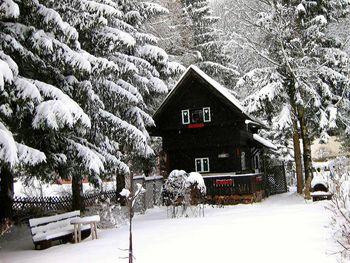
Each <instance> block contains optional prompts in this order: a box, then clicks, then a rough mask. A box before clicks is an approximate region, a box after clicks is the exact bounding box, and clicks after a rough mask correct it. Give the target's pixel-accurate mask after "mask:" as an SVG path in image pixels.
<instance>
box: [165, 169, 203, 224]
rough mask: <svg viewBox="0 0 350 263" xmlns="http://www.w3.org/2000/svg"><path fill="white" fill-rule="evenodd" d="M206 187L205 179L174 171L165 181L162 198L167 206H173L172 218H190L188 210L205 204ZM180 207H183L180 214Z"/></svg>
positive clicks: (193, 173)
mask: <svg viewBox="0 0 350 263" xmlns="http://www.w3.org/2000/svg"><path fill="white" fill-rule="evenodd" d="M205 194H206V187H205V184H204V180H203V177H202V176H201V175H200V174H199V173H197V172H192V173H189V174H188V173H186V172H185V171H183V170H173V171H172V172H171V173H170V174H169V177H168V179H167V180H166V181H165V183H164V185H163V189H162V196H163V200H164V203H165V205H167V206H172V212H171V217H176V216H177V215H178V214H180V215H181V216H188V213H187V208H188V207H189V206H191V205H194V206H198V204H200V203H203V200H204V197H205ZM178 207H181V208H180V209H181V211H180V212H179V209H178Z"/></svg>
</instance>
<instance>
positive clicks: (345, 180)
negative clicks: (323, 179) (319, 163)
mask: <svg viewBox="0 0 350 263" xmlns="http://www.w3.org/2000/svg"><path fill="white" fill-rule="evenodd" d="M331 170H332V174H331V177H332V179H333V180H332V183H330V184H329V188H330V191H331V192H333V198H332V203H331V204H330V206H329V208H330V210H331V211H332V213H333V215H332V223H331V224H332V227H333V229H334V237H335V239H336V241H337V242H338V243H339V244H340V246H341V256H342V258H346V259H350V159H348V158H345V157H342V158H337V159H336V160H335V161H334V162H333V164H332V169H331Z"/></svg>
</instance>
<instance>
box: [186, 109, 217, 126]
mask: <svg viewBox="0 0 350 263" xmlns="http://www.w3.org/2000/svg"><path fill="white" fill-rule="evenodd" d="M181 115H182V124H190V123H193V124H195V123H203V122H211V115H210V107H204V108H201V109H193V110H182V111H181Z"/></svg>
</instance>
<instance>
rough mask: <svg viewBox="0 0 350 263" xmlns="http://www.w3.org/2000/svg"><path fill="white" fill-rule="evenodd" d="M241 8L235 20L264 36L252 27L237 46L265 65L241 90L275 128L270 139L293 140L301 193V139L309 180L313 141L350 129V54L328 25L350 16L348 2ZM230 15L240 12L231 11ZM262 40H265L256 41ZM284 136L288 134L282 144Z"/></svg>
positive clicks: (254, 109) (277, 3)
mask: <svg viewBox="0 0 350 263" xmlns="http://www.w3.org/2000/svg"><path fill="white" fill-rule="evenodd" d="M237 3H239V1H236V5H237ZM241 6H243V7H244V8H243V10H244V12H241V13H240V16H239V17H236V20H240V21H244V22H245V24H244V25H245V27H247V26H248V27H250V28H254V29H255V30H258V32H259V33H258V35H257V36H256V35H254V37H253V38H252V37H251V32H253V30H252V29H250V30H247V31H246V32H247V34H245V32H244V31H242V30H237V31H238V32H234V34H233V36H234V37H235V39H233V40H232V42H233V43H237V45H238V46H239V47H242V48H245V49H249V50H251V51H253V52H255V53H256V55H257V56H258V57H260V59H261V60H264V61H265V63H264V64H260V65H259V64H258V65H257V66H255V67H254V66H253V69H251V70H250V71H249V72H246V74H245V75H244V76H243V77H242V78H241V79H240V80H239V81H238V84H237V86H236V88H237V90H242V89H245V90H246V92H247V93H248V94H250V95H249V96H248V97H247V98H246V99H245V104H246V106H247V109H248V111H249V112H251V113H255V114H257V115H258V116H260V117H262V118H265V120H266V121H267V122H268V123H269V124H270V126H271V127H272V128H273V133H272V134H271V139H275V141H277V144H279V145H280V146H282V145H283V144H285V146H288V143H287V142H288V140H287V138H293V148H294V158H295V161H296V165H297V172H298V174H299V180H298V181H299V184H298V191H299V192H301V189H302V184H301V182H302V177H301V172H302V170H301V158H300V157H298V156H300V154H301V150H300V147H301V146H300V140H299V139H302V147H303V154H304V156H303V157H304V158H303V161H304V168H305V178H307V177H308V176H309V175H310V173H311V141H312V140H313V139H316V138H319V139H321V140H324V141H325V140H327V138H328V136H329V135H328V133H329V132H334V131H335V130H336V129H338V128H342V129H347V127H348V118H347V117H345V116H346V115H345V114H344V113H345V112H346V111H347V110H348V105H349V104H348V95H346V94H348V92H349V90H348V88H349V79H348V71H349V61H348V55H347V54H346V52H344V51H343V48H344V46H343V44H342V42H341V41H340V40H339V39H338V40H337V39H335V38H334V37H333V36H331V35H329V34H327V27H328V25H329V24H330V23H331V22H334V21H336V20H337V19H339V18H340V17H342V16H345V15H346V14H347V12H348V4H347V3H346V1H322V2H309V1H304V2H302V1H273V2H270V1H255V2H254V4H252V5H249V4H242V5H241ZM228 12H231V11H230V10H228ZM231 14H237V13H235V11H234V10H232V12H231ZM257 37H258V38H260V40H262V41H259V42H257V41H256V39H257ZM281 134H283V135H284V136H282V140H278V139H279V135H281ZM278 141H279V142H278ZM284 152H286V153H287V152H288V149H286V150H284Z"/></svg>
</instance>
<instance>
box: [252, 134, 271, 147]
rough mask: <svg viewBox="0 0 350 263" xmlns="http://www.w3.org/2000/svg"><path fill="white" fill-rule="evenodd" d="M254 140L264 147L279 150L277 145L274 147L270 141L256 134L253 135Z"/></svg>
mask: <svg viewBox="0 0 350 263" xmlns="http://www.w3.org/2000/svg"><path fill="white" fill-rule="evenodd" d="M253 139H254V140H256V141H257V142H259V143H261V144H262V145H264V146H266V147H268V148H271V149H273V150H277V147H276V145H274V144H273V143H272V142H270V141H269V140H266V139H264V138H263V137H261V136H259V135H257V134H256V133H254V134H253Z"/></svg>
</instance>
